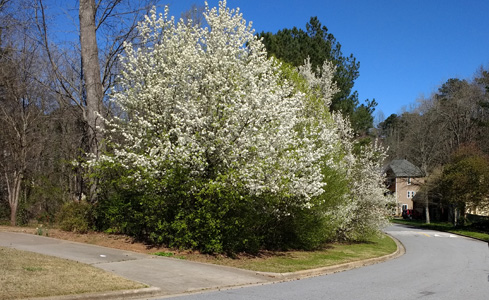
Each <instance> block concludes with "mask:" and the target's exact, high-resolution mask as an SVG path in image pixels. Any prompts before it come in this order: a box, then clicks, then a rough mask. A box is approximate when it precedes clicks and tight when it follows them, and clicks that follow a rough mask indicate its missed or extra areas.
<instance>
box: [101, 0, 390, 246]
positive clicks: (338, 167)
mask: <svg viewBox="0 0 489 300" xmlns="http://www.w3.org/2000/svg"><path fill="white" fill-rule="evenodd" d="M204 17H205V20H206V24H207V27H206V28H201V27H198V26H194V25H193V24H192V23H191V22H190V21H184V20H179V21H176V20H175V19H174V18H173V17H170V16H169V11H168V9H165V13H164V14H159V15H157V14H156V10H155V9H153V10H152V11H151V14H150V15H149V16H147V17H146V18H145V20H144V21H142V22H141V23H140V24H139V26H138V30H139V33H140V40H139V41H138V44H137V45H133V44H130V43H129V44H125V49H126V50H125V53H124V55H122V56H121V62H122V67H123V68H122V72H121V76H120V78H119V81H118V85H117V88H116V89H115V90H114V91H113V93H112V101H113V102H114V103H115V104H116V106H117V107H119V108H120V109H121V114H120V115H119V116H118V117H114V118H112V119H110V120H106V123H107V124H106V125H107V126H106V128H107V132H106V136H107V139H108V146H109V147H107V148H108V149H109V150H110V154H106V155H102V156H101V157H100V159H99V160H97V161H93V162H92V163H94V164H100V165H104V164H109V165H110V164H113V165H114V164H115V165H117V166H118V168H122V169H124V170H127V172H126V175H127V174H129V175H127V177H126V178H127V179H128V180H126V181H124V185H126V186H133V188H134V189H139V193H143V194H145V193H146V194H151V193H152V190H154V189H157V191H156V194H158V195H163V197H167V196H168V195H169V194H171V193H172V191H175V187H174V186H173V185H174V181H172V180H171V178H172V176H173V177H174V176H180V175H176V174H184V176H183V177H182V178H183V179H182V178H180V177H179V178H180V179H179V180H180V181H178V184H182V185H185V187H182V189H185V191H184V192H183V193H181V190H180V192H178V193H179V194H178V195H173V196H171V197H170V198H171V199H177V200H176V202H178V203H179V204H178V205H177V206H176V208H175V209H174V210H173V212H172V213H169V212H168V211H169V210H170V208H169V207H170V206H171V205H170V204H169V203H161V201H160V200H158V199H160V198H158V197H159V196H157V199H156V200H155V201H153V202H147V203H146V204H144V203H143V201H141V202H139V201H137V202H136V203H135V204H134V203H132V202H131V201H132V200H129V202H130V205H129V206H132V209H134V210H135V211H138V213H139V211H144V210H145V209H146V210H152V211H151V213H152V214H153V216H148V217H144V220H143V221H142V223H141V224H142V225H141V226H143V227H144V226H147V223H148V222H150V221H151V222H153V223H152V224H155V225H154V227H155V228H156V229H154V228H150V229H144V230H142V231H143V232H146V233H148V232H149V231H151V230H153V229H154V231H158V232H160V233H158V234H160V236H161V235H165V234H167V235H168V236H171V237H173V238H174V240H175V239H177V240H178V241H177V242H175V245H177V246H181V245H182V244H183V245H184V246H186V245H189V244H190V245H191V247H194V246H195V245H198V242H196V241H195V239H194V236H198V237H197V239H198V238H202V237H203V236H206V237H207V238H206V239H207V241H206V242H205V243H211V244H219V243H221V242H222V243H225V241H227V243H230V244H232V246H230V247H234V248H233V249H241V248H239V247H240V246H239V245H238V244H239V243H234V242H233V241H231V242H229V238H228V237H229V236H234V235H236V234H242V232H241V231H243V229H245V228H246V226H248V227H249V226H255V227H256V228H257V229H256V230H255V229H253V228H250V229H249V234H248V236H245V234H242V235H243V238H242V241H241V242H240V243H241V244H240V245H244V244H246V243H247V241H249V240H250V239H251V238H250V236H251V235H260V234H261V237H259V238H257V241H258V242H257V243H258V247H260V244H259V243H261V242H260V241H263V240H264V239H266V236H267V234H268V235H271V236H283V237H284V239H287V238H288V236H297V234H304V233H305V234H307V233H308V232H313V231H314V232H316V231H317V230H316V228H314V227H317V226H316V224H317V223H316V220H320V219H325V218H329V219H330V220H334V221H335V225H334V226H333V227H331V228H332V229H331V230H332V231H335V230H337V229H341V228H345V227H348V228H353V227H352V226H353V225H352V222H353V221H354V220H356V219H359V218H356V219H355V216H359V214H356V215H355V211H356V212H361V210H359V209H358V208H359V207H364V206H362V205H359V201H363V200H365V197H364V196H361V195H366V196H368V197H369V199H370V202H365V203H373V205H374V206H376V208H375V209H376V210H375V213H376V215H375V218H372V219H375V220H380V221H379V222H377V221H375V222H374V223H375V224H374V225H373V227H376V226H378V225H379V224H381V223H382V222H381V221H383V220H384V219H385V218H384V217H383V215H382V214H383V211H382V206H383V205H385V203H384V202H382V201H383V200H382V198H381V197H383V195H382V189H380V188H379V185H378V184H379V182H380V183H381V177H380V172H379V174H376V172H377V170H376V167H377V163H378V160H377V161H375V159H372V155H370V154H373V153H374V152H375V151H377V150H372V149H370V150H369V149H366V154H365V155H364V156H362V157H364V158H365V159H364V160H361V159H360V158H356V157H355V155H354V154H353V150H352V149H353V147H352V142H351V141H352V137H350V136H347V134H346V135H345V132H349V130H350V129H351V128H350V127H349V124H348V122H346V121H344V120H343V119H341V118H338V117H334V116H332V115H331V113H330V112H329V111H328V106H329V103H330V101H331V98H332V96H333V95H334V93H336V92H337V88H336V86H335V84H334V83H333V82H332V78H333V74H334V67H333V66H332V64H331V63H328V62H326V63H325V64H324V65H323V68H322V69H321V72H316V73H315V72H313V71H312V70H311V64H310V63H309V61H308V60H306V61H305V64H304V66H303V67H301V68H300V69H299V70H292V71H290V69H287V67H286V66H284V65H281V64H280V63H279V62H278V61H276V60H274V59H273V58H271V59H269V58H268V57H267V53H266V51H265V48H264V46H263V44H262V43H261V41H260V40H258V39H257V37H256V36H255V34H254V31H253V30H252V28H251V23H248V24H247V23H246V21H245V20H244V19H243V17H242V15H241V14H240V12H239V9H237V10H231V9H229V8H227V7H226V2H225V1H222V2H220V3H219V7H218V8H212V9H211V8H209V7H207V6H206V8H205V12H204ZM316 74H321V75H320V76H317V75H316ZM297 78H298V79H297ZM331 170H332V172H330V171H331ZM328 174H329V175H328ZM331 174H338V176H340V177H341V178H340V179H338V180H336V181H335V182H337V183H338V182H340V183H341V184H342V185H343V188H342V189H341V190H338V191H334V190H332V188H334V186H333V187H328V180H330V179H331V178H332V177H331V176H332V175H331ZM368 176H371V177H368ZM357 178H358V179H359V181H358V182H357V183H355V184H353V180H355V179H357ZM154 182H157V184H154ZM202 183H203V184H202ZM348 184H351V187H352V188H350V187H348V186H347V185H348ZM211 186H212V189H213V190H214V189H216V188H217V190H219V189H222V190H226V191H232V192H231V194H233V193H235V191H237V192H238V193H242V194H241V195H239V196H238V197H237V198H236V197H234V194H233V196H232V198H233V197H234V198H233V199H244V198H246V197H248V199H253V200H252V202H253V205H254V206H253V208H252V209H251V208H250V207H247V205H244V206H241V208H239V209H241V210H239V209H238V208H236V207H237V206H239V205H237V206H236V205H234V206H233V205H224V206H225V207H226V208H224V207H217V208H216V207H212V202H215V203H218V199H216V198H215V197H219V195H221V194H220V192H218V193H215V194H212V195H211V196H210V199H207V198H206V199H205V201H203V202H199V203H200V204H195V203H196V201H197V202H198V200H199V199H201V200H202V194H199V193H200V192H201V191H202V190H205V189H207V190H210V188H209V187H211ZM328 188H329V190H328ZM148 190H151V191H148ZM326 191H327V192H326ZM335 192H336V193H337V195H334V193H335ZM189 195H190V196H189ZM192 195H193V196H192ZM324 195H327V197H329V196H330V195H334V198H335V199H339V203H335V205H334V206H329V207H333V208H336V209H338V211H324V207H327V206H325V204H327V203H328V201H329V199H326V196H324ZM172 197H173V198H172ZM186 197H187V198H186ZM223 197H224V196H223ZM267 197H268V198H267ZM270 197H271V198H270ZM143 198H144V197H143ZM272 198H273V199H274V200H273V201H272V202H273V204H272V205H268V206H267V205H266V204H265V201H266V199H272ZM165 199H166V198H165ZM182 199H183V200H182ZM185 199H188V202H189V203H190V202H192V203H194V204H192V205H194V206H193V208H189V207H191V206H192V205H190V204H189V205H187V204H185V203H184V202H185V201H187V200H185ZM196 199H197V200H196ZM256 199H259V200H258V201H256ZM277 199H279V200H278V201H277ZM372 199H375V200H374V201H373V200H372ZM172 201H173V200H172ZM233 201H234V200H233ZM238 201H240V200H238ZM260 201H263V203H264V204H263V205H262V204H261V203H258V204H256V202H260ZM163 202H164V201H163ZM170 202H171V201H170ZM337 202H338V201H337ZM155 203H156V204H155ZM182 203H183V204H182ZM221 204H222V203H221ZM221 204H216V205H217V206H219V205H221ZM117 205H119V204H117ZM134 205H135V206H134ZM145 205H148V206H150V207H151V208H145ZM172 205H173V204H172ZM199 205H201V206H199ZM183 206H185V207H186V208H185V210H183V209H181V207H183ZM267 207H268V208H267ZM270 207H271V208H270ZM318 207H319V209H318ZM321 207H322V208H321ZM172 209H173V208H172ZM233 209H234V211H233ZM267 209H268V210H267ZM321 209H323V210H321ZM155 210H162V211H164V212H162V213H161V216H163V217H160V216H159V215H158V213H157V211H155ZM310 210H311V211H310ZM228 212H229V215H230V219H229V220H231V221H229V220H228V221H229V222H228V223H226V222H227V221H226V220H224V216H225V214H226V213H228ZM104 213H105V212H104ZM185 213H186V214H187V215H183V214H185ZM245 213H251V214H253V213H254V214H257V216H258V217H253V216H252V217H250V218H248V220H243V218H245V217H244V216H243V214H245ZM294 213H296V214H297V215H300V216H302V218H304V220H299V221H298V222H297V224H299V225H298V226H303V225H304V224H309V225H307V226H309V227H307V226H306V227H305V228H304V230H302V229H300V228H299V227H298V228H297V229H292V230H291V229H290V228H289V227H290V225H288V224H292V223H291V222H289V221H288V220H289V219H290V220H295V219H294V217H295V216H293V214H294ZM145 214H147V212H141V213H140V215H145ZM270 215H273V216H274V217H272V218H269V216H270ZM311 215H314V218H316V219H314V218H313V217H310V216H311ZM236 216H237V217H236ZM339 216H343V217H341V218H340V217H339ZM165 218H166V219H165ZM172 218H173V220H174V222H173V223H172V221H171V220H170V219H172ZM185 218H186V219H185ZM232 218H235V219H232ZM287 218H289V219H287ZM335 218H336V219H335ZM338 218H340V219H338ZM182 220H184V221H182ZM185 220H186V221H185ZM125 222H126V223H127V221H125ZM134 222H135V223H136V222H137V221H134ZM185 222H186V223H185ZM206 222H207V223H206ZM246 222H248V223H246ZM267 222H268V223H267ZM191 223H192V224H191ZM203 223H206V224H207V225H206V226H207V227H205V226H204V225H202V224H203ZM223 223H226V224H227V225H225V226H224V225H222V224H223ZM367 223H368V222H363V223H362V224H367ZM175 224H176V225H175ZM189 224H190V225H189ZM244 224H248V225H246V226H245V225H244ZM270 224H272V225H273V226H276V228H285V229H284V230H285V232H289V233H288V234H289V235H287V234H276V233H274V232H272V233H270V232H269V231H272V230H280V229H276V228H275V227H273V226H271V225H270ZM368 224H369V225H368V226H370V225H371V224H370V223H368ZM192 226H194V227H193V228H194V230H197V231H199V230H200V231H199V233H198V234H194V235H193V237H191V238H190V237H189V234H187V232H189V231H190V230H191V229H189V228H190V227H192ZM233 226H234V227H233ZM240 226H241V227H240ZM281 226H282V227H281ZM362 226H363V225H362ZM204 227H205V228H208V229H209V232H203V230H201V228H204ZM255 227H254V228H255ZM240 228H241V229H240ZM274 228H275V229H274ZM287 228H288V229H287ZM138 230H139V229H138ZM206 230H207V229H206ZM260 230H261V231H260ZM267 230H268V231H267ZM294 230H295V231H296V232H295V233H294ZM315 230H316V231H315ZM140 231H141V230H140ZM299 231H300V232H299ZM343 231H345V230H343ZM225 232H228V233H225ZM290 232H292V233H290ZM297 232H299V233H297ZM153 233H154V232H153ZM153 233H152V234H153ZM137 234H138V233H137ZM226 234H227V235H226ZM319 235H321V236H319V237H318V238H316V237H315V240H318V241H320V242H321V241H324V240H325V239H326V237H325V235H324V234H323V233H321V234H319ZM226 236H228V237H226ZM231 239H232V238H231ZM157 240H158V241H161V240H162V241H165V238H161V239H160V237H158V239H157ZM305 240H311V239H309V238H308V237H307V238H305ZM182 241H183V242H182ZM209 241H210V242H209ZM216 241H217V242H216ZM223 241H224V242H223ZM219 245H220V244H219ZM236 245H238V246H236ZM316 245H318V243H316ZM219 247H221V246H219ZM219 247H217V248H216V247H214V248H212V247H211V248H207V249H208V250H206V251H215V249H221V248H219ZM236 247H237V248H236ZM209 249H210V250H209ZM218 251H219V250H218Z"/></svg>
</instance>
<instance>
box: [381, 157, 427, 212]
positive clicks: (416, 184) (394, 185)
mask: <svg viewBox="0 0 489 300" xmlns="http://www.w3.org/2000/svg"><path fill="white" fill-rule="evenodd" d="M384 174H385V175H386V185H387V188H388V189H389V191H390V192H391V194H392V195H394V197H395V199H396V207H395V211H394V212H393V213H394V214H395V215H397V216H399V215H401V214H402V211H403V210H406V209H413V208H414V207H413V198H414V197H415V196H416V193H417V192H418V191H419V189H420V187H421V185H422V184H423V183H424V177H425V175H424V173H423V171H421V169H420V168H418V167H416V166H415V165H413V164H412V163H411V162H409V161H407V160H405V159H395V160H393V161H391V162H390V163H389V164H388V165H386V166H385V167H384Z"/></svg>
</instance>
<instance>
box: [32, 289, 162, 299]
mask: <svg viewBox="0 0 489 300" xmlns="http://www.w3.org/2000/svg"><path fill="white" fill-rule="evenodd" d="M160 292H161V289H160V288H158V287H148V288H142V289H136V290H122V291H110V292H102V293H85V294H78V295H60V296H53V297H44V298H28V299H35V300H89V299H90V300H92V299H93V300H99V299H134V298H141V297H147V296H157V295H159V294H160Z"/></svg>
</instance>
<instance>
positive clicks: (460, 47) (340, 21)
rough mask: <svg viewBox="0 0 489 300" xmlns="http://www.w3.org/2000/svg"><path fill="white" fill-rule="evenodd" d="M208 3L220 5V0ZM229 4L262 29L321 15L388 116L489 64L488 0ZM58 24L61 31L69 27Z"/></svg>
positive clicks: (176, 0) (188, 0) (185, 5)
mask: <svg viewBox="0 0 489 300" xmlns="http://www.w3.org/2000/svg"><path fill="white" fill-rule="evenodd" d="M72 1H73V0H72ZM133 1H137V0H133ZM161 1H162V2H161V3H162V4H169V5H170V14H172V15H174V16H176V17H180V15H181V13H182V12H183V11H186V10H188V9H189V8H190V7H191V6H192V4H194V3H195V4H197V5H203V4H204V1H203V0H167V1H165V0H161ZM47 2H48V3H50V4H54V5H55V7H56V6H58V7H59V5H60V6H70V7H73V8H75V9H73V10H72V11H71V14H72V15H73V19H74V20H72V21H71V25H73V23H75V22H76V21H77V20H76V19H77V16H76V13H77V9H76V7H77V1H73V2H71V1H61V0H50V1H47ZM208 3H209V5H210V6H217V4H218V0H209V1H208ZM227 5H228V7H230V8H236V7H240V9H241V12H242V13H243V17H244V18H245V19H246V20H247V21H252V22H253V27H254V28H255V30H256V31H257V32H261V31H270V32H277V31H278V30H280V29H283V28H292V27H294V26H296V27H299V28H305V25H306V23H307V22H308V21H309V19H310V17H311V16H317V17H318V18H319V20H320V21H321V23H322V24H323V25H325V26H326V27H327V28H328V30H329V32H330V33H332V34H333V35H334V36H335V37H336V39H337V41H338V42H339V43H340V44H341V45H342V52H343V54H344V55H345V56H347V55H349V54H350V53H352V54H353V55H354V56H355V57H356V58H357V60H358V61H360V77H359V78H358V79H357V81H356V82H355V86H354V89H355V90H357V91H358V93H359V98H360V101H363V100H365V99H372V98H375V99H376V101H377V102H378V103H379V105H378V107H377V113H378V112H379V111H382V113H383V115H384V117H385V118H386V117H388V116H389V115H390V114H392V113H399V112H401V111H402V110H403V109H409V106H410V105H412V104H414V103H416V100H417V99H419V98H421V97H429V96H430V95H431V94H432V93H433V92H436V90H437V89H438V87H439V86H440V85H441V84H443V83H444V82H446V81H447V80H448V79H449V78H453V77H457V78H465V79H471V78H472V76H473V75H474V73H475V72H476V70H477V69H478V68H479V67H480V66H485V67H486V68H489V0H323V1H319V0H309V1H308V0H302V1H298V0H271V1H270V0H269V1H265V0H228V1H227ZM56 21H58V22H60V20H59V16H58V19H57V20H56ZM61 22H62V21H61ZM62 23H64V24H67V23H70V21H68V20H64V22H62ZM58 25H59V26H63V30H64V33H63V34H66V33H67V32H66V30H70V29H68V28H66V29H65V28H64V26H65V25H60V23H58ZM73 30H74V29H73ZM75 32H76V30H75ZM377 113H376V114H377Z"/></svg>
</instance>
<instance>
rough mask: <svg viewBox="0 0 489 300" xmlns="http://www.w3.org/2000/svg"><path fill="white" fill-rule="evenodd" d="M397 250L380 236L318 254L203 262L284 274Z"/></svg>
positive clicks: (275, 254)
mask: <svg viewBox="0 0 489 300" xmlns="http://www.w3.org/2000/svg"><path fill="white" fill-rule="evenodd" d="M396 250H397V245H396V243H395V242H394V241H393V240H392V239H391V238H390V237H388V236H383V237H377V238H373V239H371V240H370V241H369V242H367V243H354V244H340V243H335V244H330V245H328V246H327V247H326V248H325V249H323V250H318V251H287V252H270V253H266V252H265V253H262V254H261V255H259V256H257V257H246V256H240V257H239V258H238V259H233V258H227V257H213V256H209V257H208V259H207V260H206V261H205V262H208V263H213V264H219V265H225V266H230V267H236V268H241V269H248V270H253V271H262V272H274V273H285V272H295V271H301V270H307V269H316V268H321V267H327V266H333V265H338V264H342V263H347V262H353V261H359V260H363V259H368V258H374V257H380V256H384V255H387V254H391V253H393V252H395V251H396ZM185 258H186V259H188V260H199V261H203V260H202V258H199V259H195V258H193V257H192V255H186V257H185Z"/></svg>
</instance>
